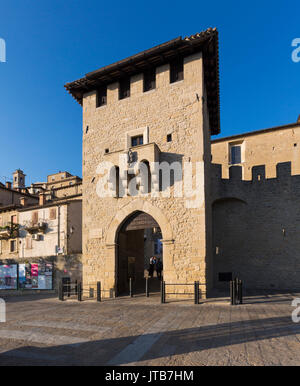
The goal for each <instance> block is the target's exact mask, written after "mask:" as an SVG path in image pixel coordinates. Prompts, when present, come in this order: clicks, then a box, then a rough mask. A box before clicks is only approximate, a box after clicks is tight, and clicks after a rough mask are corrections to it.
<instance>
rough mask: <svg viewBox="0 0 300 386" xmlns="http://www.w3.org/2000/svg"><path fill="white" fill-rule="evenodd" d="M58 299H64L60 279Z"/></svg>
mask: <svg viewBox="0 0 300 386" xmlns="http://www.w3.org/2000/svg"><path fill="white" fill-rule="evenodd" d="M58 299H59V300H61V301H62V302H63V300H64V287H63V282H62V280H61V281H60V282H59V284H58Z"/></svg>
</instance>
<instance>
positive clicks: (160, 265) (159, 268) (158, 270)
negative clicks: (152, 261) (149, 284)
mask: <svg viewBox="0 0 300 386" xmlns="http://www.w3.org/2000/svg"><path fill="white" fill-rule="evenodd" d="M155 269H156V274H157V278H158V279H161V272H162V270H163V263H162V262H161V260H160V258H158V259H157V262H156V265H155Z"/></svg>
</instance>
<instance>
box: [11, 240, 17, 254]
mask: <svg viewBox="0 0 300 386" xmlns="http://www.w3.org/2000/svg"><path fill="white" fill-rule="evenodd" d="M16 245H17V243H16V240H11V241H10V252H15V251H16Z"/></svg>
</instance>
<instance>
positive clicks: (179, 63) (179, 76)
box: [170, 58, 183, 83]
mask: <svg viewBox="0 0 300 386" xmlns="http://www.w3.org/2000/svg"><path fill="white" fill-rule="evenodd" d="M180 80H183V58H180V59H177V60H175V61H173V62H171V63H170V83H174V82H178V81H180Z"/></svg>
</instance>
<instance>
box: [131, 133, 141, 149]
mask: <svg viewBox="0 0 300 386" xmlns="http://www.w3.org/2000/svg"><path fill="white" fill-rule="evenodd" d="M143 142H144V138H143V136H142V135H137V136H136V137H132V138H131V146H132V147H134V146H139V145H143Z"/></svg>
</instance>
